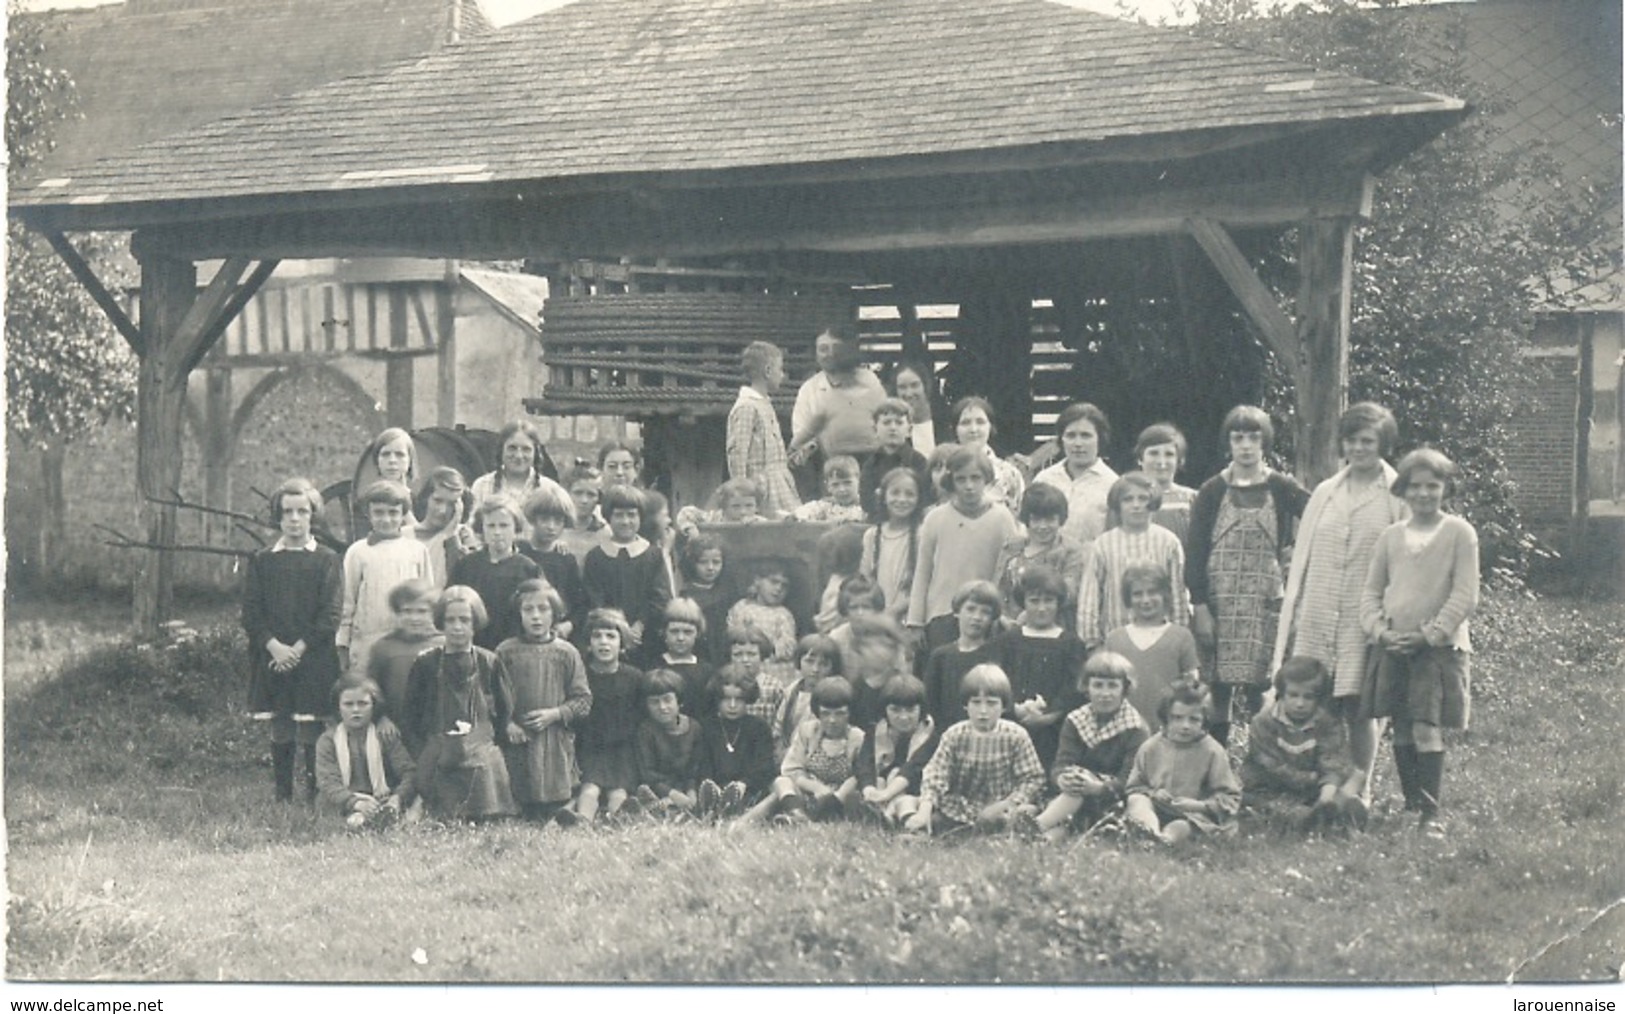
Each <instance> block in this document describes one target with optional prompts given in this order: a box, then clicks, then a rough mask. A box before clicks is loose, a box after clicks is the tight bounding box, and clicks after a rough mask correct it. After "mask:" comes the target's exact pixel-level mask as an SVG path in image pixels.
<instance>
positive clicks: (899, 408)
mask: <svg viewBox="0 0 1625 1014" xmlns="http://www.w3.org/2000/svg"><path fill="white" fill-rule="evenodd" d="M872 415H873V417H874V420H875V422H879V421H880V420H881V419H882V418H883V417H885V416H902V417H903V418H904V419H913V418H914V410H913V409H911V408H909V407H908V402H906V401H904V400H903V399H901V398H882V399H881V401H880V404H878V405H876V406H875V410H874V412H873V413H872Z"/></svg>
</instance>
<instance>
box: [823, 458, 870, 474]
mask: <svg viewBox="0 0 1625 1014" xmlns="http://www.w3.org/2000/svg"><path fill="white" fill-rule="evenodd" d="M862 472H863V469H862V468H861V467H859V465H858V459H857V458H854V457H852V456H851V455H850V454H836V455H833V456H832V457H830V458H829V459H828V460H826V461H825V462H824V472H823V475H824V478H825V479H826V480H828V479H835V478H842V477H845V478H849V479H856V478H857V477H858V476H859V475H860V474H862Z"/></svg>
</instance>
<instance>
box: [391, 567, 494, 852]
mask: <svg viewBox="0 0 1625 1014" xmlns="http://www.w3.org/2000/svg"><path fill="white" fill-rule="evenodd" d="M434 620H435V625H436V626H438V627H439V628H440V632H441V634H442V635H444V637H445V643H444V644H443V645H441V646H440V647H438V648H431V649H430V650H429V651H427V652H424V653H423V654H422V655H420V656H418V660H417V662H415V663H413V665H412V673H411V677H410V684H409V686H408V688H407V702H406V710H405V712H404V713H403V715H402V717H403V718H404V720H405V723H406V725H407V727H408V728H409V729H410V730H411V738H412V739H414V740H415V741H416V742H419V743H422V744H423V746H422V748H421V752H420V753H419V754H418V778H417V784H418V791H420V792H422V793H423V798H424V803H425V804H426V805H427V807H428V809H429V812H430V813H432V814H434V815H435V816H438V817H442V818H446V819H457V820H475V821H479V820H488V819H492V818H496V817H505V816H511V815H512V814H515V813H517V812H518V810H519V808H518V807H517V806H515V805H514V801H513V791H512V789H511V788H510V787H509V784H508V766H507V764H506V763H505V762H504V761H503V759H502V751H501V749H500V748H498V746H497V742H496V734H497V730H498V729H502V730H506V729H507V728H508V725H509V723H510V722H511V721H512V719H513V687H512V686H511V685H510V684H509V682H508V671H507V669H506V668H504V666H503V664H502V660H501V659H499V658H497V656H496V653H495V652H492V651H487V650H486V649H484V648H481V647H480V646H479V645H477V644H475V643H474V634H475V632H476V631H478V630H479V629H480V628H481V627H483V626H484V625H485V622H486V612H485V603H484V602H481V601H480V596H479V593H478V592H476V591H474V589H472V588H468V587H464V586H462V585H453V586H452V587H450V588H447V589H446V590H445V591H444V592H442V593H441V595H440V598H439V599H438V600H437V601H436V602H435V610H434Z"/></svg>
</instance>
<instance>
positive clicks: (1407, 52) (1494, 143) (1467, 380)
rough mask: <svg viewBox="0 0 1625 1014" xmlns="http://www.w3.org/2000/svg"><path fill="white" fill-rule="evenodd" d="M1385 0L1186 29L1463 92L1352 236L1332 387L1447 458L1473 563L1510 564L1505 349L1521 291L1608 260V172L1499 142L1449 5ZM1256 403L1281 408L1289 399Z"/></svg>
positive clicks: (1207, 14) (1518, 321)
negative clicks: (1437, 7) (1344, 351)
mask: <svg viewBox="0 0 1625 1014" xmlns="http://www.w3.org/2000/svg"><path fill="white" fill-rule="evenodd" d="M1398 6H1399V5H1398V4H1397V3H1396V2H1394V0H1384V2H1380V3H1377V4H1376V5H1375V6H1371V5H1360V4H1356V3H1355V2H1354V0H1323V2H1321V3H1318V4H1315V5H1313V6H1312V7H1310V6H1298V7H1289V6H1288V5H1285V4H1282V3H1279V2H1272V3H1266V4H1259V3H1254V2H1252V0H1196V2H1195V4H1194V11H1195V13H1196V14H1197V15H1198V18H1199V21H1198V23H1197V25H1196V27H1195V28H1194V31H1196V32H1197V33H1198V34H1202V35H1206V36H1209V37H1212V38H1216V39H1218V40H1220V41H1223V42H1227V43H1230V44H1236V45H1242V46H1246V47H1248V48H1252V49H1256V50H1260V51H1265V52H1270V53H1273V54H1275V55H1278V56H1283V57H1286V58H1290V59H1294V60H1298V61H1301V62H1304V63H1308V64H1310V65H1311V66H1314V67H1316V68H1317V69H1320V70H1323V71H1341V72H1344V73H1349V74H1353V75H1356V76H1359V77H1364V78H1369V79H1373V80H1379V81H1383V82H1385V83H1389V84H1396V85H1403V86H1408V87H1411V88H1415V89H1418V90H1422V91H1429V92H1440V93H1444V94H1448V95H1454V96H1456V97H1459V98H1463V99H1466V100H1467V101H1469V102H1470V103H1471V104H1472V105H1473V106H1474V107H1475V110H1476V112H1475V115H1473V116H1470V117H1469V118H1468V119H1467V120H1466V121H1465V122H1464V123H1462V124H1460V125H1459V126H1456V127H1454V128H1452V129H1451V130H1449V131H1447V132H1446V133H1445V134H1444V135H1443V136H1441V137H1439V138H1436V139H1435V140H1433V141H1432V142H1430V143H1429V144H1427V145H1426V146H1424V147H1423V148H1422V149H1420V150H1419V151H1417V152H1416V153H1415V154H1413V155H1411V156H1410V157H1409V158H1407V159H1405V160H1404V161H1403V162H1402V163H1400V164H1399V165H1398V166H1395V167H1394V168H1392V169H1390V170H1389V171H1387V172H1386V173H1384V174H1383V175H1382V176H1381V177H1379V178H1378V180H1377V187H1376V192H1375V200H1374V210H1373V215H1372V217H1371V220H1370V221H1369V222H1367V223H1365V224H1363V225H1362V226H1361V227H1360V229H1359V231H1358V233H1357V235H1356V240H1355V265H1354V274H1355V278H1354V284H1355V291H1354V294H1353V319H1352V322H1351V334H1350V363H1349V366H1350V373H1351V377H1350V391H1349V397H1350V399H1351V400H1362V399H1371V400H1375V401H1379V402H1381V403H1383V404H1386V405H1388V406H1389V407H1390V408H1391V409H1393V411H1394V413H1395V414H1396V415H1397V416H1398V417H1399V419H1400V423H1401V435H1402V441H1403V443H1404V444H1405V445H1407V446H1416V445H1420V444H1424V443H1426V444H1432V445H1434V446H1437V447H1439V448H1440V449H1442V450H1444V451H1445V452H1446V453H1447V454H1449V455H1450V456H1451V457H1452V459H1454V460H1455V461H1456V462H1457V464H1459V465H1460V466H1461V468H1462V470H1463V478H1464V482H1463V483H1462V489H1461V491H1460V493H1459V495H1458V507H1459V508H1460V509H1461V510H1462V511H1463V513H1464V514H1466V516H1467V517H1468V518H1469V519H1470V520H1472V521H1473V522H1474V524H1475V525H1477V527H1478V529H1479V532H1480V535H1481V538H1482V542H1483V545H1484V547H1485V550H1486V556H1487V560H1486V562H1487V563H1488V564H1489V565H1490V566H1491V567H1493V568H1495V569H1496V570H1497V571H1498V572H1500V573H1502V574H1503V575H1508V576H1512V575H1517V574H1521V573H1522V571H1523V568H1524V567H1525V566H1526V565H1527V563H1528V559H1529V555H1530V553H1531V552H1532V551H1534V550H1535V546H1534V543H1533V542H1532V540H1531V539H1530V538H1529V537H1528V536H1527V534H1526V532H1525V529H1524V525H1523V521H1522V519H1521V517H1520V516H1519V513H1518V510H1517V507H1516V505H1515V504H1514V501H1513V496H1514V494H1515V492H1516V489H1515V484H1514V482H1513V481H1512V478H1511V476H1510V475H1509V474H1508V471H1507V469H1506V467H1505V464H1504V462H1505V457H1506V451H1507V449H1508V447H1509V446H1511V444H1512V442H1513V441H1515V440H1516V439H1518V435H1517V433H1516V430H1515V428H1514V425H1513V423H1514V420H1515V418H1516V416H1517V413H1518V409H1519V408H1520V405H1519V397H1520V396H1519V393H1518V392H1519V389H1520V388H1519V384H1518V382H1517V381H1518V376H1519V372H1520V363H1519V359H1518V350H1519V348H1520V346H1521V345H1522V344H1523V342H1524V341H1525V340H1526V338H1527V336H1528V335H1529V334H1530V330H1531V325H1532V312H1533V308H1534V307H1536V306H1537V305H1545V306H1553V305H1557V303H1558V301H1559V300H1560V299H1561V296H1560V293H1559V290H1561V289H1564V288H1567V287H1569V286H1567V285H1565V284H1554V283H1558V282H1559V280H1563V281H1565V282H1566V281H1567V280H1569V279H1575V278H1576V277H1578V280H1579V281H1581V282H1582V283H1583V282H1584V281H1587V280H1590V278H1595V277H1599V276H1600V275H1601V274H1603V273H1606V272H1607V271H1609V270H1612V269H1614V268H1615V267H1617V265H1615V264H1614V263H1613V260H1612V258H1613V257H1617V249H1618V244H1617V238H1616V240H1615V242H1613V243H1609V242H1606V241H1605V237H1607V236H1608V234H1609V232H1610V226H1609V225H1608V221H1609V218H1608V216H1607V215H1606V214H1604V211H1605V210H1606V208H1607V207H1608V203H1609V201H1610V200H1617V194H1618V179H1617V177H1616V178H1615V179H1613V180H1593V181H1589V182H1588V184H1587V185H1583V186H1576V185H1575V184H1573V183H1570V182H1566V181H1565V179H1564V177H1563V175H1562V173H1561V172H1559V169H1558V167H1557V165H1556V163H1555V162H1554V160H1553V159H1552V158H1551V157H1550V155H1549V154H1548V153H1547V152H1545V151H1543V150H1541V149H1540V148H1538V147H1529V146H1523V147H1518V146H1513V145H1510V144H1507V143H1504V141H1505V139H1504V138H1500V137H1499V136H1498V135H1499V131H1498V128H1497V126H1496V123H1495V120H1494V118H1493V116H1492V115H1489V114H1492V113H1493V112H1494V111H1495V110H1496V109H1497V108H1498V105H1499V103H1500V102H1501V101H1502V100H1501V97H1500V96H1497V95H1495V94H1491V93H1488V92H1486V91H1485V90H1484V88H1483V86H1481V85H1480V84H1478V83H1477V82H1476V81H1475V80H1474V79H1473V77H1472V76H1471V75H1470V74H1469V73H1468V68H1467V67H1466V66H1465V63H1464V54H1465V53H1466V51H1467V47H1466V46H1465V44H1464V42H1465V37H1464V30H1463V26H1462V23H1461V20H1460V15H1459V14H1452V15H1449V16H1445V17H1439V16H1437V12H1430V15H1432V16H1430V17H1428V18H1427V19H1425V20H1424V19H1422V18H1418V17H1415V16H1414V15H1407V14H1404V13H1403V12H1401V11H1399V10H1396V9H1395V8H1397V7H1398ZM1610 252H1613V253H1612V255H1611V254H1610ZM1293 256H1294V251H1293V246H1292V245H1291V244H1290V243H1289V242H1288V243H1283V244H1281V246H1280V247H1279V248H1278V249H1277V250H1276V251H1275V253H1274V256H1273V258H1272V261H1273V264H1272V265H1267V266H1266V268H1265V270H1266V272H1268V271H1270V270H1271V269H1272V268H1273V269H1274V272H1275V275H1276V277H1277V278H1278V279H1280V280H1281V282H1282V283H1283V284H1282V291H1286V292H1290V291H1292V290H1291V288H1290V283H1289V282H1287V281H1286V280H1287V279H1288V278H1289V277H1290V272H1291V270H1292V267H1293V265H1292V258H1293ZM1272 407H1274V408H1276V409H1277V410H1279V411H1280V413H1281V414H1283V415H1290V414H1291V411H1292V402H1291V399H1290V398H1285V399H1280V400H1279V402H1278V404H1276V405H1275V406H1272Z"/></svg>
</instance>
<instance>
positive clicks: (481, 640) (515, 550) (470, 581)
mask: <svg viewBox="0 0 1625 1014" xmlns="http://www.w3.org/2000/svg"><path fill="white" fill-rule="evenodd" d="M524 523H525V521H524V518H523V517H521V516H520V514H519V508H518V507H516V506H514V504H513V502H512V501H510V500H509V499H507V498H506V497H502V496H496V497H492V498H491V499H489V500H487V501H485V502H484V503H482V504H480V505H479V507H478V508H476V510H475V514H474V530H475V531H476V532H478V533H479V534H480V537H481V538H482V539H484V540H485V548H484V549H482V550H479V551H477V552H473V553H470V554H468V555H467V556H465V557H463V558H462V559H461V560H458V561H457V564H456V566H454V567H452V568H451V583H452V584H461V585H467V586H468V587H470V588H472V589H474V590H475V591H477V592H479V593H480V600H481V601H483V602H484V603H485V608H486V609H487V610H489V611H490V614H491V622H490V623H489V624H487V625H486V626H485V628H484V629H483V630H481V631H480V632H479V634H478V635H476V636H475V638H474V643H475V644H477V645H479V646H480V647H482V648H490V649H492V650H495V649H496V646H497V645H499V644H501V643H502V642H503V641H506V640H507V639H508V638H510V637H514V636H516V635H517V634H518V633H519V612H518V609H517V607H516V606H515V605H514V602H515V599H514V590H515V589H517V588H518V587H519V586H520V584H522V583H523V582H525V581H529V580H530V579H532V578H535V577H539V576H540V575H541V568H539V567H537V566H536V562H535V561H534V560H532V559H531V558H530V557H528V556H525V555H524V554H523V553H521V552H519V532H520V530H521V529H522V528H523V527H524ZM560 616H561V618H562V616H563V614H562V613H561V614H560Z"/></svg>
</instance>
